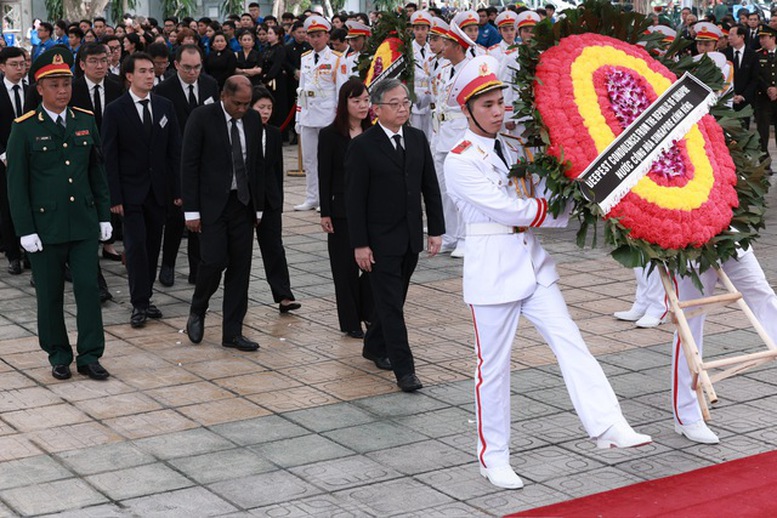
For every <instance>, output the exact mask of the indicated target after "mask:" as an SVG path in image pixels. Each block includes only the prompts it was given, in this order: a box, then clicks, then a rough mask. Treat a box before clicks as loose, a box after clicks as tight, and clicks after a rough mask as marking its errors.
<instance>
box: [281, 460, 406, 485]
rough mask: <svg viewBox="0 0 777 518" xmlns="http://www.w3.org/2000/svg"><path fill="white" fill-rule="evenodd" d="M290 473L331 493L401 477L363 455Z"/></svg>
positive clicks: (318, 464)
mask: <svg viewBox="0 0 777 518" xmlns="http://www.w3.org/2000/svg"><path fill="white" fill-rule="evenodd" d="M290 471H291V472H292V473H294V474H295V475H297V476H298V477H300V478H302V479H304V480H306V481H308V482H310V483H311V484H315V485H316V486H317V487H320V488H322V489H324V490H325V491H327V492H330V493H331V492H334V491H338V490H341V489H347V488H352V487H357V486H364V485H368V484H374V483H376V482H381V481H384V480H390V479H394V478H399V477H400V476H401V475H400V473H399V472H398V471H394V470H393V469H391V468H389V467H386V466H384V465H382V464H379V463H377V462H375V461H374V460H371V459H369V458H367V457H365V456H363V455H354V456H352V457H347V458H344V459H335V460H328V461H323V462H317V463H315V464H309V465H307V466H300V467H297V468H292V469H291V470H290Z"/></svg>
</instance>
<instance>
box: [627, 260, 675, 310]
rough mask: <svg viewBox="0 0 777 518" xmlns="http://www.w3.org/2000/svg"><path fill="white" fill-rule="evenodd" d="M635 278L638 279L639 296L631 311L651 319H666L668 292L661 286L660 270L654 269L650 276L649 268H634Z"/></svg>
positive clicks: (637, 295)
mask: <svg viewBox="0 0 777 518" xmlns="http://www.w3.org/2000/svg"><path fill="white" fill-rule="evenodd" d="M634 276H635V277H636V278H637V294H636V295H635V297H634V305H633V306H632V307H631V309H633V310H637V311H639V312H640V313H644V314H645V315H648V316H651V317H655V318H664V317H665V316H666V292H665V291H664V286H663V285H662V284H661V276H660V275H659V274H658V270H656V269H653V271H652V272H651V273H650V274H649V275H648V269H647V268H634Z"/></svg>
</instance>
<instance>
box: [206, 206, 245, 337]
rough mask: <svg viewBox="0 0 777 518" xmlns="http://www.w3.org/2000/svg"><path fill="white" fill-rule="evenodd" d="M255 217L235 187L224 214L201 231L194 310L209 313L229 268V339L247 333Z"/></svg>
mask: <svg viewBox="0 0 777 518" xmlns="http://www.w3.org/2000/svg"><path fill="white" fill-rule="evenodd" d="M254 221H256V215H255V214H253V213H252V212H251V209H249V207H246V206H245V205H243V204H242V203H240V201H238V199H237V193H236V191H232V193H231V194H230V195H229V201H227V205H226V207H224V211H223V212H222V213H221V216H219V218H218V219H217V220H216V221H215V222H213V223H209V224H203V225H202V230H201V233H200V245H201V248H200V253H201V256H200V268H199V270H198V271H197V283H196V284H195V286H194V295H193V296H192V307H191V313H193V314H195V315H205V311H207V309H208V304H209V303H210V298H211V297H212V296H213V294H214V293H216V290H218V288H219V284H221V272H224V270H226V272H225V273H224V303H223V312H224V322H223V326H222V329H223V330H222V333H223V338H224V339H225V340H231V339H232V338H234V337H236V336H238V335H242V334H243V319H244V318H245V315H246V311H247V310H248V282H249V278H250V276H251V255H252V253H253V239H254Z"/></svg>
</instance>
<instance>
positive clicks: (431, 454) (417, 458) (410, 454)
mask: <svg viewBox="0 0 777 518" xmlns="http://www.w3.org/2000/svg"><path fill="white" fill-rule="evenodd" d="M367 457H369V458H370V459H372V460H374V461H376V462H378V463H380V464H382V465H384V466H388V467H390V468H392V469H395V470H396V471H399V472H400V473H404V474H406V475H416V474H418V473H425V472H428V471H435V470H438V469H443V468H448V467H451V466H459V465H462V464H468V463H473V462H474V457H473V455H471V454H468V453H465V452H463V451H461V450H459V449H457V448H454V447H452V446H449V445H447V444H445V443H443V442H441V441H434V440H430V441H421V442H416V443H412V444H406V445H405V446H397V447H396V448H388V449H385V450H379V451H374V452H371V453H368V454H367Z"/></svg>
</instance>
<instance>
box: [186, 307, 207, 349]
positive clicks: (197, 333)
mask: <svg viewBox="0 0 777 518" xmlns="http://www.w3.org/2000/svg"><path fill="white" fill-rule="evenodd" d="M186 334H187V335H189V340H191V342H192V343H195V344H198V343H200V342H202V335H203V334H205V317H202V316H200V315H195V314H194V313H191V314H189V320H187V321H186Z"/></svg>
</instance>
